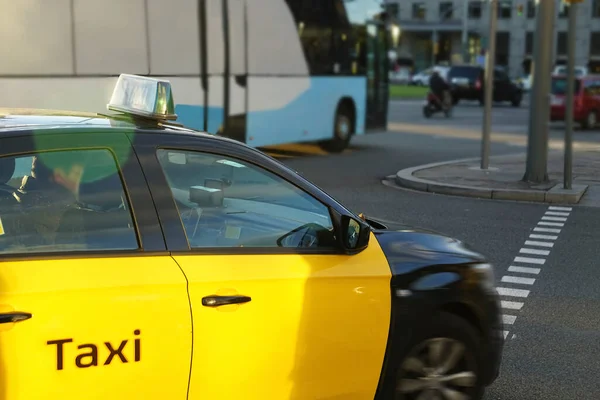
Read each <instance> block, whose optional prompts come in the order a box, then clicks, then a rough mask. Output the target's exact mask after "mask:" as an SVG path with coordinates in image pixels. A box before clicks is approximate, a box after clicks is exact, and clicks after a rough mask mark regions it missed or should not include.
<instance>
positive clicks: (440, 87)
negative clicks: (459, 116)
mask: <svg viewBox="0 0 600 400" xmlns="http://www.w3.org/2000/svg"><path fill="white" fill-rule="evenodd" d="M429 89H430V90H431V91H432V92H433V94H434V95H435V96H436V97H437V98H438V99H439V101H440V103H441V105H442V107H447V106H448V102H447V97H448V94H449V93H448V92H449V90H450V85H448V83H447V82H446V81H445V80H444V78H442V77H441V76H440V73H439V71H435V70H434V71H433V73H432V74H431V77H430V78H429Z"/></svg>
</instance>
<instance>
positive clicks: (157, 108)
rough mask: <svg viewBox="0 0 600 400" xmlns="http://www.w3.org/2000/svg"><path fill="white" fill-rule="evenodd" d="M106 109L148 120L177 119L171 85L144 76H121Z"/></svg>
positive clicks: (167, 82) (164, 81)
mask: <svg viewBox="0 0 600 400" xmlns="http://www.w3.org/2000/svg"><path fill="white" fill-rule="evenodd" d="M107 107H108V109H109V110H111V111H118V112H122V113H124V114H129V115H132V116H133V115H135V116H140V117H144V118H149V119H155V120H176V119H177V115H176V114H175V106H174V102H173V94H172V92H171V83H170V82H169V81H166V80H160V79H155V78H148V77H145V76H139V75H129V74H121V75H120V76H119V80H118V81H117V84H116V86H115V89H114V91H113V94H112V97H111V99H110V103H108V106H107Z"/></svg>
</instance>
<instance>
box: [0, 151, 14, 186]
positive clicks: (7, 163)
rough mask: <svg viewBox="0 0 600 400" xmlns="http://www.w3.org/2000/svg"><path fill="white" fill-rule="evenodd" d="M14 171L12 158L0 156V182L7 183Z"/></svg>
mask: <svg viewBox="0 0 600 400" xmlns="http://www.w3.org/2000/svg"><path fill="white" fill-rule="evenodd" d="M14 173H15V159H14V158H12V157H11V158H0V184H4V183H8V181H9V180H10V178H12V176H13V174H14Z"/></svg>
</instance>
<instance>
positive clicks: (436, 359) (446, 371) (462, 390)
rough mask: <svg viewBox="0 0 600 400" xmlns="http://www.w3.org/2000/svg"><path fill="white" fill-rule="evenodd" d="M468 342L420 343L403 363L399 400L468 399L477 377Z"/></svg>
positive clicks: (427, 341) (439, 339) (448, 339)
mask: <svg viewBox="0 0 600 400" xmlns="http://www.w3.org/2000/svg"><path fill="white" fill-rule="evenodd" d="M474 367H475V362H474V360H473V357H472V356H471V355H470V354H469V353H468V352H467V351H466V349H465V345H464V344H463V343H461V342H459V341H457V340H454V339H450V338H434V339H429V340H426V341H424V342H422V343H421V344H419V345H418V346H417V347H415V349H414V350H413V351H412V352H411V354H409V356H408V357H407V358H406V359H405V360H404V362H403V364H402V365H401V366H400V379H398V383H397V386H396V393H397V396H396V398H397V399H407V400H408V399H410V400H413V399H414V400H469V399H471V396H470V394H469V393H470V392H471V391H472V390H473V388H475V385H476V383H477V376H476V374H475V372H473V370H474Z"/></svg>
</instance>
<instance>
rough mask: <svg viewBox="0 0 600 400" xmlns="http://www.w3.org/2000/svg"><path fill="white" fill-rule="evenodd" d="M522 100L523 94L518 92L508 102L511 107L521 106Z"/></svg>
mask: <svg viewBox="0 0 600 400" xmlns="http://www.w3.org/2000/svg"><path fill="white" fill-rule="evenodd" d="M522 100H523V95H521V94H520V93H516V94H515V95H514V96H513V98H512V100H511V101H510V103H511V104H512V106H513V107H520V106H521V101H522Z"/></svg>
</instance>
